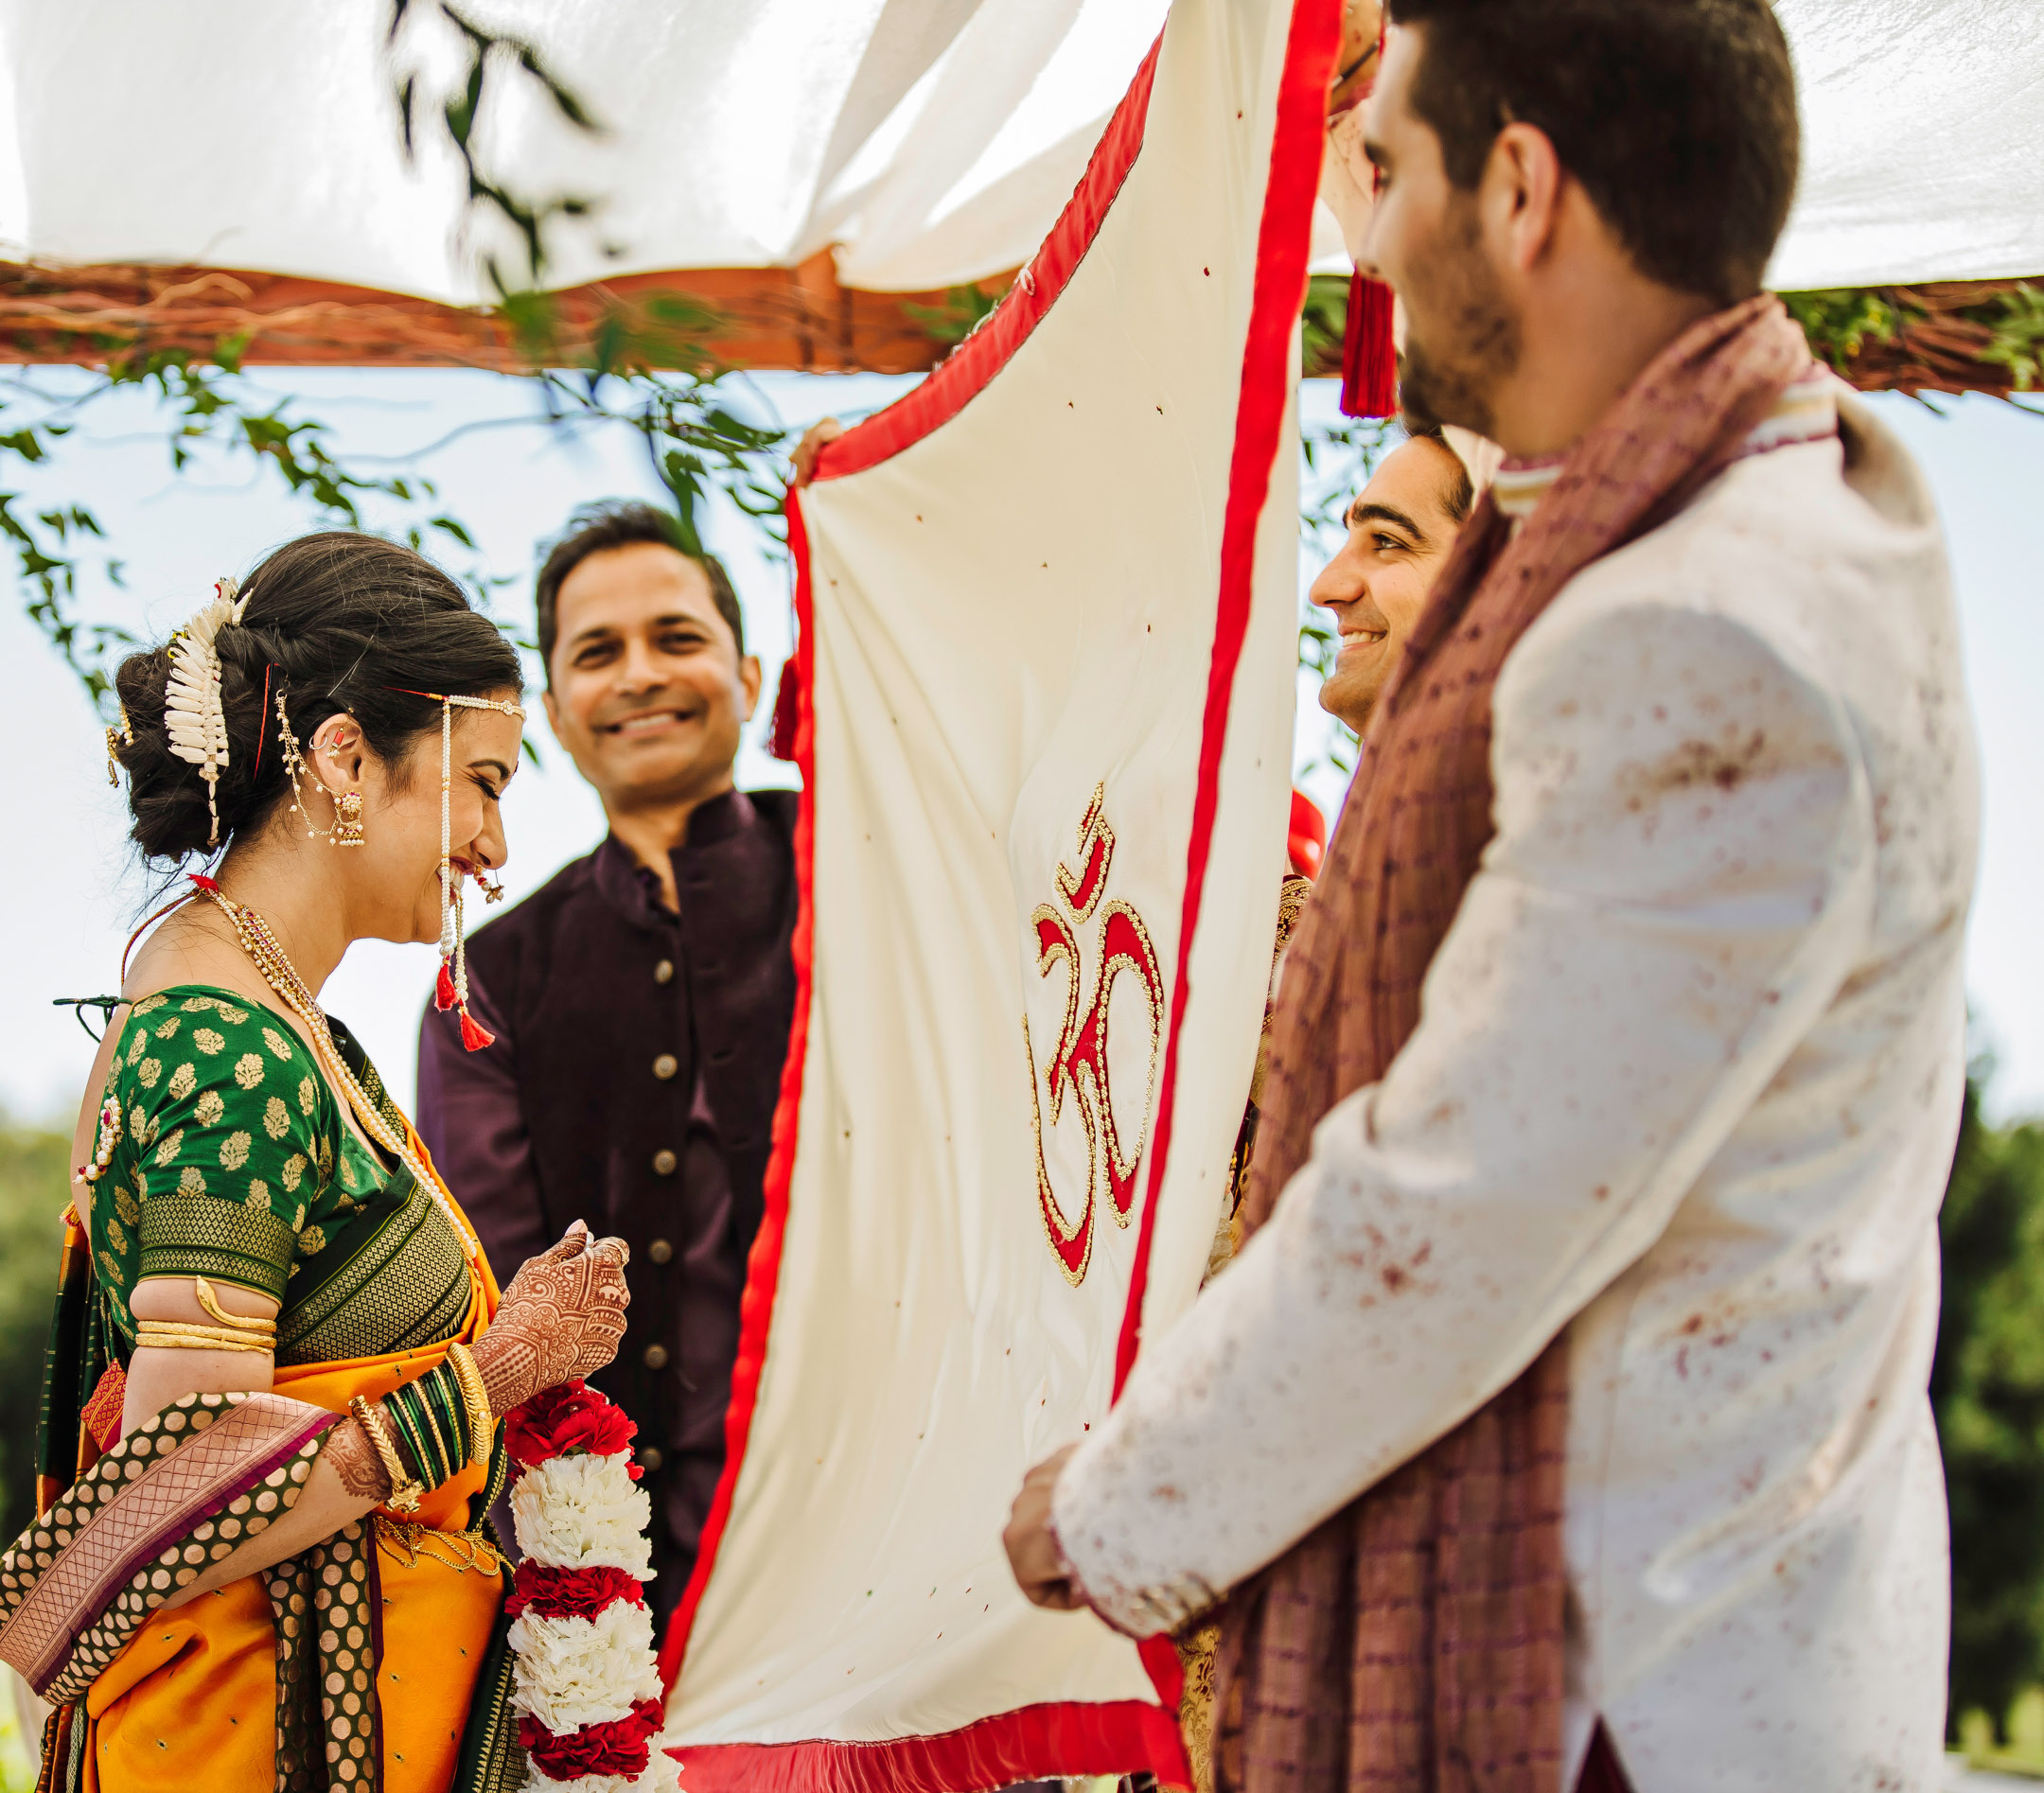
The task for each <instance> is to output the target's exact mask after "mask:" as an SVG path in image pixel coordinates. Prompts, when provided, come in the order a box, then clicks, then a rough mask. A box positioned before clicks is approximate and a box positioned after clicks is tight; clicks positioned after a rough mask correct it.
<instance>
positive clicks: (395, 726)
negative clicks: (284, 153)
mask: <svg viewBox="0 0 2044 1793" xmlns="http://www.w3.org/2000/svg"><path fill="white" fill-rule="evenodd" d="M241 592H242V595H243V596H244V597H246V599H247V600H248V606H247V608H246V609H245V610H244V611H243V613H242V619H241V622H240V623H239V624H235V625H231V626H228V627H225V628H222V629H221V630H220V633H219V634H218V635H217V636H216V637H215V638H214V643H213V645H214V649H215V651H216V652H217V653H218V654H219V656H220V706H221V709H222V712H224V714H225V717H226V723H227V754H228V758H227V764H226V765H224V766H222V767H220V778H219V782H218V783H217V784H216V785H215V787H214V801H215V804H216V805H217V806H218V808H219V811H220V845H221V846H223V847H224V846H226V845H228V844H229V843H231V842H232V841H234V840H236V839H238V838H246V837H247V836H249V835H255V834H257V833H260V832H261V830H262V828H263V827H264V825H265V824H266V823H267V822H268V821H269V820H270V818H271V817H272V816H273V814H274V813H275V811H276V809H277V808H278V806H279V805H280V804H282V803H285V802H287V801H288V800H289V791H290V784H289V781H288V780H287V779H286V777H285V775H284V755H283V753H282V752H281V751H280V749H279V747H278V745H277V720H276V695H277V692H278V690H279V689H280V688H281V689H282V691H283V692H284V694H285V701H286V707H287V710H288V712H289V713H290V716H291V733H292V735H293V736H294V737H296V739H297V742H298V745H299V747H301V748H303V747H304V746H305V744H306V742H308V740H310V739H311V737H312V734H313V732H314V731H315V730H317V729H318V728H319V726H320V724H321V723H323V722H325V721H326V718H327V717H328V716H330V715H333V714H335V713H336V712H341V711H345V712H347V713H348V714H349V715H351V716H353V717H354V718H355V720H356V722H357V723H359V724H360V725H361V731H362V739H363V741H364V743H365V744H366V745H367V747H369V750H370V751H371V752H372V753H374V754H375V755H376V756H377V757H378V758H379V760H382V761H383V762H385V764H387V765H394V766H401V765H404V763H405V760H406V757H407V755H408V754H409V752H410V750H411V748H412V747H413V745H414V742H415V741H416V740H417V738H418V736H419V735H421V734H422V733H424V732H425V731H426V730H430V729H437V728H438V727H439V726H440V706H439V705H438V704H437V703H435V702H433V701H432V699H431V698H427V697H420V696H417V695H415V693H417V692H422V691H443V692H449V693H451V694H454V695H457V696H463V697H481V696H485V695H489V694H494V693H499V692H503V691H516V690H520V689H522V687H523V684H524V680H523V677H522V676H521V675H520V669H519V659H518V654H517V652H516V650H515V649H514V648H513V647H512V645H511V643H510V642H507V641H506V640H505V639H504V637H503V636H502V634H501V633H500V632H499V630H498V629H497V627H496V625H495V624H492V623H491V622H490V621H489V619H488V618H486V617H485V616H484V615H482V614H481V613H480V612H479V611H477V610H476V609H475V608H474V607H473V606H471V605H470V604H469V602H468V598H467V593H465V592H464V591H463V590H462V589H461V587H460V586H459V585H457V584H456V583H455V582H454V580H453V579H451V578H449V576H448V574H447V573H446V572H444V571H442V570H441V569H440V568H438V567H436V566H434V565H433V563H432V561H430V560H428V559H427V558H426V556H425V555H424V554H418V553H416V552H415V551H414V550H413V549H410V548H406V547H403V546H401V545H400V544H399V543H396V542H392V541H385V540H384V539H383V538H382V537H381V536H365V535H361V534H358V533H356V532H355V531H352V530H339V529H336V530H326V531H323V532H321V533H320V534H319V535H316V536H301V537H300V538H299V539H298V540H296V541H291V542H286V543H285V544H284V546H283V547H281V548H279V549H277V550H276V552H275V553H273V554H271V555H270V557H269V558H268V559H266V560H265V561H263V563H262V564H261V565H260V566H259V567H257V568H256V569H255V571H254V572H252V573H251V574H250V575H249V576H248V578H246V579H245V580H243V581H242V584H241ZM195 607H196V606H195ZM168 648H169V644H168V643H167V642H164V643H161V644H159V645H157V646H155V647H151V648H149V649H147V650H145V651H143V652H141V653H138V654H131V655H129V657H128V658H127V659H124V660H123V661H122V662H121V664H120V670H119V671H118V672H116V673H115V676H114V689H115V693H116V694H118V695H119V697H120V701H121V704H122V707H123V708H124V709H125V710H126V711H127V712H128V727H129V730H131V734H132V738H131V739H129V740H126V741H123V742H121V743H120V744H119V746H118V747H117V748H116V757H117V758H118V759H119V761H120V764H121V766H122V768H123V769H124V770H125V771H126V772H127V774H128V807H129V810H130V812H131V814H132V817H133V825H132V828H131V830H130V833H131V834H132V836H133V838H134V841H135V844H136V845H137V846H138V847H140V848H141V850H142V852H143V853H144V854H145V855H146V856H147V857H149V858H150V859H159V860H171V861H176V860H182V859H185V858H188V857H190V856H191V855H192V854H194V853H205V852H207V851H208V849H207V846H206V840H207V836H208V835H209V834H210V833H211V832H212V827H213V822H212V817H211V815H210V814H209V812H208V809H207V806H206V784H205V780H204V779H203V777H202V776H201V774H200V768H199V767H198V766H196V765H192V764H191V763H190V762H188V761H185V760H181V759H179V758H178V757H177V756H176V755H175V754H174V753H173V752H172V751H171V750H170V741H169V737H168V735H167V733H166V731H165V728H164V688H165V685H166V683H167V680H168V678H169V676H170V656H169V651H168ZM266 677H267V679H268V683H269V689H270V697H269V702H268V704H267V706H266V705H265V703H264V699H263V688H264V682H265V678H266ZM399 686H404V687H409V688H410V690H409V691H405V690H396V689H393V688H394V687H399ZM258 762H259V763H260V764H259V765H258Z"/></svg>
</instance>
